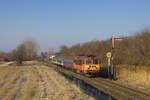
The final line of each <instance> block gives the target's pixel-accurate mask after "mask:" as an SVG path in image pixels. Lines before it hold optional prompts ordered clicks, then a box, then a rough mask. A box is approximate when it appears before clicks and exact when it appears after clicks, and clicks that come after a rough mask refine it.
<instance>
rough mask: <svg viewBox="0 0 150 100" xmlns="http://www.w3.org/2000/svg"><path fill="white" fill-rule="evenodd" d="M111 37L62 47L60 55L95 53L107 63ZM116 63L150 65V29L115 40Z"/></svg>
mask: <svg viewBox="0 0 150 100" xmlns="http://www.w3.org/2000/svg"><path fill="white" fill-rule="evenodd" d="M111 49H112V48H111V39H108V40H102V41H99V40H94V41H90V42H86V43H84V44H76V45H73V46H71V47H67V46H66V45H63V46H61V47H60V52H59V55H60V56H65V57H74V56H78V55H85V56H86V55H95V56H97V57H100V58H101V62H102V63H106V61H107V57H106V53H107V52H110V51H111ZM115 63H116V64H128V65H146V66H149V65H150V31H149V30H148V29H146V30H144V31H142V32H139V33H137V34H136V35H134V36H129V37H123V40H122V41H117V42H115Z"/></svg>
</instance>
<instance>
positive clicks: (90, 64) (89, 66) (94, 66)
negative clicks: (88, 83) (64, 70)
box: [83, 57, 100, 75]
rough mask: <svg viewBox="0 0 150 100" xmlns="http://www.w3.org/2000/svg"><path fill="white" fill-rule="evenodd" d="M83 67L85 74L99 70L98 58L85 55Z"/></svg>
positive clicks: (95, 72)
mask: <svg viewBox="0 0 150 100" xmlns="http://www.w3.org/2000/svg"><path fill="white" fill-rule="evenodd" d="M83 67H84V68H83V69H84V73H85V74H89V75H92V74H97V73H99V71H100V59H99V58H97V57H86V58H84V65H83Z"/></svg>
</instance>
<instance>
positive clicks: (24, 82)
mask: <svg viewBox="0 0 150 100" xmlns="http://www.w3.org/2000/svg"><path fill="white" fill-rule="evenodd" d="M0 100H94V99H93V98H92V97H90V96H88V95H86V94H85V93H83V92H82V91H81V90H80V89H79V88H78V87H77V86H76V85H74V84H71V83H70V82H69V81H68V80H66V79H65V78H64V77H63V76H61V75H60V74H58V73H57V72H55V71H54V70H53V69H52V68H50V67H47V66H44V65H41V64H38V63H37V62H36V61H34V62H25V65H24V66H7V67H0Z"/></svg>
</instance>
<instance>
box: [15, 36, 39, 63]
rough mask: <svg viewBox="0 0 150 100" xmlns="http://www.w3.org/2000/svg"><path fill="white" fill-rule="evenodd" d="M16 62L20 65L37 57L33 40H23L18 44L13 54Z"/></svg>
mask: <svg viewBox="0 0 150 100" xmlns="http://www.w3.org/2000/svg"><path fill="white" fill-rule="evenodd" d="M15 56H16V61H17V62H18V63H19V64H22V61H24V60H33V59H35V58H36V56H37V44H36V42H35V41H34V40H31V39H30V40H25V41H23V43H22V44H20V45H19V46H18V48H17V50H16V53H15Z"/></svg>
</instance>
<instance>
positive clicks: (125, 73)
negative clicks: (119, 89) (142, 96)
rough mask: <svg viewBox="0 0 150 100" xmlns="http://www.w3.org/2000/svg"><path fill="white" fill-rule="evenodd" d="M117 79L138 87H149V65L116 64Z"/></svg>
mask: <svg viewBox="0 0 150 100" xmlns="http://www.w3.org/2000/svg"><path fill="white" fill-rule="evenodd" d="M117 77H118V79H119V80H118V81H120V82H122V83H125V84H127V85H131V86H134V87H136V88H138V89H143V90H145V89H147V88H150V67H146V66H128V65H118V66H117Z"/></svg>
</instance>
